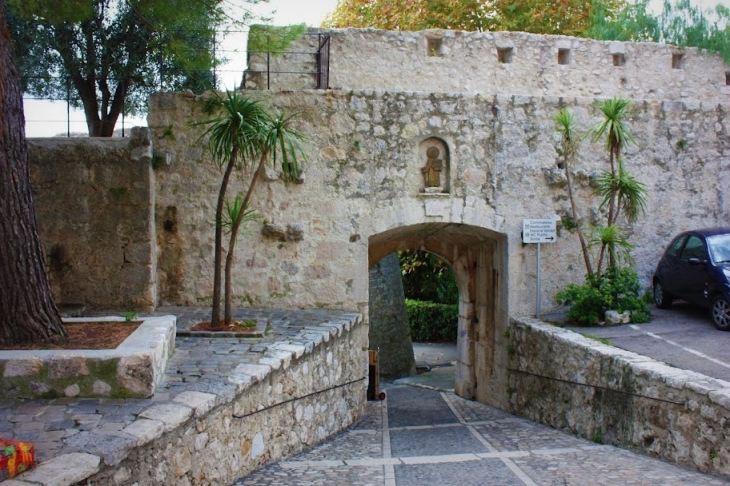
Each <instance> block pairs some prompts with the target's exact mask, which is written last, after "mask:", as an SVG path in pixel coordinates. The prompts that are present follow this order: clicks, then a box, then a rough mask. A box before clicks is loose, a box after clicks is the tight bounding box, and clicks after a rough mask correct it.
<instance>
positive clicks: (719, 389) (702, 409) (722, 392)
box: [505, 318, 730, 476]
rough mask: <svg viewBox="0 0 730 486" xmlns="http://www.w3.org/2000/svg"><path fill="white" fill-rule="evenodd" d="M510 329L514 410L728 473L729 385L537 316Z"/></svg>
mask: <svg viewBox="0 0 730 486" xmlns="http://www.w3.org/2000/svg"><path fill="white" fill-rule="evenodd" d="M505 335H506V337H507V339H506V340H505V341H506V343H507V354H508V366H507V372H508V384H509V385H508V389H507V393H508V394H509V411H510V412H511V413H515V414H517V415H521V416H523V417H526V418H528V419H530V420H534V421H536V422H540V423H543V424H546V425H549V426H551V427H555V428H558V429H566V430H569V431H571V432H573V433H575V434H578V435H581V436H583V437H587V438H590V439H593V440H596V441H599V440H600V441H601V442H603V443H607V444H614V445H617V446H621V447H627V448H631V449H637V450H640V451H643V452H646V453H648V454H650V455H653V456H657V457H660V458H662V459H665V460H668V461H672V462H676V463H678V464H682V465H686V466H691V467H695V468H697V469H699V470H700V471H703V472H711V473H716V474H722V475H725V476H730V431H729V430H728V428H727V423H728V420H729V419H730V383H728V382H725V381H722V380H717V379H714V378H709V377H707V376H704V375H701V374H699V373H695V372H691V371H685V370H681V369H677V368H672V367H670V366H668V365H666V364H664V363H661V362H658V361H656V360H653V359H651V358H647V357H644V356H640V355H638V354H635V353H631V352H629V351H624V350H621V349H618V348H615V347H612V346H608V345H604V344H601V343H599V342H596V341H593V340H591V339H588V338H585V337H583V336H581V335H580V334H577V333H574V332H572V331H567V330H564V329H560V328H557V327H554V326H550V325H547V324H545V323H542V322H541V321H538V320H535V319H530V318H520V319H512V321H511V323H510V327H509V331H508V332H507V333H505Z"/></svg>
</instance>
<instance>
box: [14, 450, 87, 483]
mask: <svg viewBox="0 0 730 486" xmlns="http://www.w3.org/2000/svg"><path fill="white" fill-rule="evenodd" d="M100 462H101V458H100V457H98V456H94V455H92V454H85V453H81V452H75V453H72V454H62V455H60V456H56V457H54V458H53V459H51V460H48V461H45V462H43V463H42V464H39V465H38V466H37V467H35V468H34V469H32V470H30V471H28V472H25V473H23V474H21V475H20V476H18V477H17V479H18V480H22V481H27V482H29V483H34V484H43V485H48V486H61V485H64V486H65V485H69V484H76V483H78V482H80V481H83V480H84V479H86V478H88V477H89V476H91V475H92V474H94V473H95V472H97V471H98V470H99V464H100Z"/></svg>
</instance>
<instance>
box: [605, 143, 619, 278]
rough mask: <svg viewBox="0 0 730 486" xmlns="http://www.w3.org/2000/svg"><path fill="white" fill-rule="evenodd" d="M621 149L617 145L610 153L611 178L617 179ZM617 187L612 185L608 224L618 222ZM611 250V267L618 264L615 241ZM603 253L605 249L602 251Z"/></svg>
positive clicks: (609, 263)
mask: <svg viewBox="0 0 730 486" xmlns="http://www.w3.org/2000/svg"><path fill="white" fill-rule="evenodd" d="M619 155H620V154H619V149H618V147H616V146H615V145H614V146H613V147H612V148H611V151H610V153H609V160H610V162H611V180H612V181H614V180H616V164H615V161H617V160H618V158H619ZM616 213H617V211H616V188H615V187H614V186H613V185H612V186H611V197H610V199H609V201H608V224H607V225H606V226H611V225H612V224H614V223H615V222H616V216H617V215H616ZM609 246H610V247H611V248H609V252H608V266H609V267H615V266H616V255H615V252H614V251H613V250H614V248H613V247H614V243H609ZM601 253H603V251H602V252H601Z"/></svg>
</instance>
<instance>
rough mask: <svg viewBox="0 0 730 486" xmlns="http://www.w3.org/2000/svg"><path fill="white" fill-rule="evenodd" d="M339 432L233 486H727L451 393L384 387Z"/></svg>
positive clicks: (683, 469) (700, 475)
mask: <svg viewBox="0 0 730 486" xmlns="http://www.w3.org/2000/svg"><path fill="white" fill-rule="evenodd" d="M385 390H386V392H387V398H386V399H385V400H384V401H382V402H369V403H368V408H367V412H366V415H365V416H364V417H362V419H360V420H359V421H358V422H357V423H356V424H355V425H354V426H353V427H351V428H350V429H349V430H348V431H346V432H343V433H341V434H339V435H337V436H336V437H333V438H331V439H329V440H327V441H326V442H324V443H322V444H321V445H319V446H317V447H315V448H314V449H312V450H311V451H309V452H306V453H303V454H300V455H298V456H296V457H292V458H290V459H288V460H285V461H280V462H277V463H274V464H271V465H268V466H266V467H264V468H262V469H259V470H257V471H255V472H253V473H252V474H250V475H248V476H246V477H244V478H241V479H240V480H238V481H236V482H235V483H234V486H253V485H287V486H305V485H330V484H331V485H350V484H352V485H362V486H373V485H385V486H394V485H397V486H411V485H412V486H430V485H459V486H471V485H474V486H477V485H478V486H484V485H495V486H496V485H498V486H597V485H606V486H620V485H652V486H653V485H663V486H680V485H681V486H686V485H707V486H714V485H726V484H730V482H729V481H727V480H725V479H723V478H719V477H715V476H710V475H706V474H702V473H699V472H696V471H693V470H689V469H685V468H682V467H679V466H676V465H673V464H669V463H666V462H662V461H660V460H658V459H654V458H650V457H647V456H644V455H641V454H636V453H633V452H630V451H626V450H623V449H619V448H616V447H613V446H607V445H600V444H595V443H593V442H590V441H587V440H585V439H581V438H577V437H574V436H572V435H569V434H566V433H563V432H560V431H558V430H554V429H551V428H549V427H545V426H543V425H539V424H536V423H533V422H530V421H528V420H525V419H521V418H519V417H515V416H513V415H510V414H508V413H505V412H502V411H501V410H497V409H494V408H492V407H488V406H486V405H483V404H480V403H477V402H472V401H468V400H464V399H462V398H460V397H457V396H456V395H454V394H453V393H450V392H441V391H438V390H432V389H423V388H418V387H415V386H409V385H393V386H386V388H385Z"/></svg>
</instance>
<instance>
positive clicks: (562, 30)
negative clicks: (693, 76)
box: [323, 0, 626, 54]
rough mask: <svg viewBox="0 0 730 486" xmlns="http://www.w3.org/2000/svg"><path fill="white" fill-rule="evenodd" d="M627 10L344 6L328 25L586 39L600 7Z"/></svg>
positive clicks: (527, 3) (454, 2) (550, 3)
mask: <svg viewBox="0 0 730 486" xmlns="http://www.w3.org/2000/svg"><path fill="white" fill-rule="evenodd" d="M625 4H626V2H625V1H624V0H409V1H407V2H405V1H401V2H396V1H393V0H340V1H339V2H338V4H337V7H336V8H335V10H334V12H332V13H331V14H330V15H329V16H328V17H327V18H326V19H325V21H324V22H323V25H324V26H325V27H337V28H344V27H360V28H367V27H372V28H376V29H386V30H410V31H418V30H425V29H449V30H466V31H479V32H484V31H498V30H508V31H513V32H514V31H518V32H531V33H535V34H563V35H571V36H578V37H583V36H585V33H586V32H587V31H588V29H589V27H590V23H591V18H592V16H591V13H592V12H593V10H594V9H595V8H596V7H597V6H599V5H600V7H601V8H602V9H603V10H604V11H607V12H612V11H619V10H621V8H623V6H624V5H625ZM429 54H431V53H429Z"/></svg>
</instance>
